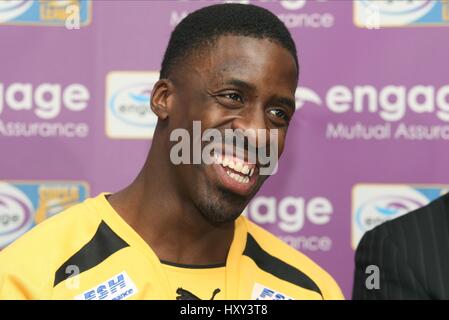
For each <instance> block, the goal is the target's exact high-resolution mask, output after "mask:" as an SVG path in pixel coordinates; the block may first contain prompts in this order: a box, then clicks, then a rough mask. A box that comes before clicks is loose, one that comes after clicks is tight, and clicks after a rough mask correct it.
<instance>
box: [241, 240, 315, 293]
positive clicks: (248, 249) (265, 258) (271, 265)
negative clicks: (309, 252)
mask: <svg viewBox="0 0 449 320" xmlns="http://www.w3.org/2000/svg"><path fill="white" fill-rule="evenodd" d="M243 255H245V256H247V257H249V258H251V259H252V260H253V261H254V262H255V263H256V265H257V266H258V267H259V268H260V269H262V270H263V271H265V272H268V273H270V274H272V275H273V276H275V277H277V278H279V279H282V280H284V281H287V282H290V283H293V284H294V285H297V286H300V287H302V288H305V289H308V290H312V291H315V292H317V293H319V294H320V295H321V296H323V295H322V293H321V290H320V288H319V287H318V286H317V284H316V283H315V282H314V281H313V280H312V279H310V278H309V277H308V276H307V275H306V274H304V273H303V272H301V271H299V270H298V269H296V268H294V267H292V266H291V265H289V264H287V263H285V262H284V261H282V260H280V259H278V258H276V257H274V256H272V255H270V254H269V253H268V252H266V251H265V250H263V249H262V248H261V247H260V245H259V244H258V243H257V241H256V240H255V239H254V238H253V236H252V235H251V234H249V233H248V234H247V238H246V246H245V250H244V251H243Z"/></svg>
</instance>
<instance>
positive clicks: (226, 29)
mask: <svg viewBox="0 0 449 320" xmlns="http://www.w3.org/2000/svg"><path fill="white" fill-rule="evenodd" d="M224 35H236V36H247V37H252V38H257V39H269V40H271V41H275V42H277V43H278V44H279V45H281V46H282V47H284V48H285V49H287V50H288V51H289V52H290V53H291V54H292V56H293V58H294V59H295V63H296V69H297V71H298V73H299V63H298V58H297V52H296V46H295V42H294V41H293V39H292V36H291V34H290V32H289V31H288V29H287V27H286V26H285V25H284V23H283V22H282V21H281V20H280V19H279V18H278V17H277V16H275V15H274V14H273V13H272V12H270V11H268V10H267V9H264V8H261V7H258V6H255V5H250V4H238V3H225V4H216V5H212V6H208V7H204V8H201V9H199V10H197V11H194V12H192V13H190V14H189V15H187V16H186V17H185V18H184V19H183V20H182V21H181V22H180V23H179V24H178V25H177V26H176V28H175V29H174V30H173V32H172V34H171V37H170V41H169V43H168V46H167V49H166V51H165V55H164V59H163V61H162V66H161V75H160V78H161V79H164V78H168V77H169V75H170V73H171V72H172V70H173V67H174V66H175V65H176V64H177V63H178V62H179V61H181V60H182V59H185V58H186V57H188V56H189V55H190V54H192V53H193V52H194V50H199V49H204V46H206V45H213V44H214V43H215V41H216V40H217V39H218V38H219V37H220V36H224Z"/></svg>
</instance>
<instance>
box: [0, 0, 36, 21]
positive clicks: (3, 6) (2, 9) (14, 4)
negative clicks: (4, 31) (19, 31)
mask: <svg viewBox="0 0 449 320" xmlns="http://www.w3.org/2000/svg"><path fill="white" fill-rule="evenodd" d="M32 5H33V1H32V0H9V1H0V23H3V22H6V21H10V20H13V19H15V18H17V17H18V16H20V15H22V14H23V13H25V11H27V10H28V9H29V8H30V7H31V6H32Z"/></svg>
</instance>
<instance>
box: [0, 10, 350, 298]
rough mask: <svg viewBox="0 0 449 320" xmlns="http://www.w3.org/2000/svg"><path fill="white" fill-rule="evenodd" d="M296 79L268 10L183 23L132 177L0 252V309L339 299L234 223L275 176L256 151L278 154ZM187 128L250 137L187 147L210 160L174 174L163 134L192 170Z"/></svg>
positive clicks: (288, 46)
mask: <svg viewBox="0 0 449 320" xmlns="http://www.w3.org/2000/svg"><path fill="white" fill-rule="evenodd" d="M298 74H299V65H298V60H297V56H296V48H295V44H294V42H293V40H292V38H291V36H290V34H289V32H288V30H287V29H286V28H285V26H284V25H283V24H282V22H281V21H280V20H279V19H278V18H277V17H276V16H275V15H273V14H272V13H270V12H269V11H267V10H265V9H262V8H259V7H256V6H252V5H238V4H221V5H214V6H210V7H206V8H203V9H200V10H198V11H196V12H194V13H192V14H190V15H188V16H187V17H186V18H185V19H184V20H183V21H182V22H181V23H180V24H179V25H178V26H177V27H176V29H175V30H174V31H173V33H172V35H171V38H170V42H169V44H168V47H167V50H166V53H165V56H164V59H163V62H162V69H161V77H160V80H159V81H158V82H157V83H156V85H155V86H154V89H153V92H152V97H151V108H152V110H153V111H154V113H155V114H156V115H157V116H158V119H159V121H158V124H157V127H156V130H155V133H154V138H153V142H152V146H151V150H150V152H149V154H148V158H147V161H146V163H145V165H144V167H143V169H142V170H141V172H140V174H139V175H138V176H137V178H136V179H135V181H134V182H133V183H132V184H131V185H129V186H128V187H126V188H125V189H123V190H122V191H120V192H117V193H114V194H106V193H104V194H100V195H99V196H97V197H96V198H93V199H89V200H87V201H85V202H84V203H82V204H79V205H76V206H74V207H72V208H70V209H69V210H67V211H65V212H63V213H61V214H59V215H57V216H55V217H53V218H50V219H48V220H47V221H45V222H43V223H41V224H40V225H38V226H37V227H35V228H34V229H33V230H31V231H30V232H28V233H27V234H26V235H24V236H23V237H22V238H20V239H19V240H18V241H16V242H15V243H13V244H12V245H10V246H9V247H8V248H6V249H5V250H4V251H3V252H2V253H1V254H0V298H3V299H5V298H11V299H15V298H28V299H126V298H130V299H279V300H280V299H341V298H343V296H342V294H341V291H340V289H339V287H338V285H337V284H336V283H335V281H334V280H333V279H332V278H331V277H330V276H329V275H328V274H327V273H326V272H325V271H324V270H322V269H321V268H320V267H319V266H317V265H316V264H315V263H314V262H312V261H311V260H310V259H308V258H307V257H305V256H304V255H303V254H301V253H300V252H298V251H296V250H294V249H293V248H291V247H289V246H287V245H286V244H284V243H283V242H281V241H280V240H278V239H277V238H276V237H275V236H273V235H271V234H270V233H268V232H267V231H265V230H263V229H262V228H260V227H258V226H256V225H254V224H253V223H251V222H250V221H249V220H247V219H246V218H245V217H243V216H240V214H241V213H242V211H243V210H244V208H245V207H246V205H247V204H248V202H249V201H250V200H251V198H252V197H253V196H254V194H255V193H256V192H257V191H258V190H259V188H260V187H261V185H262V184H263V182H264V181H265V180H266V179H267V177H268V176H269V173H270V172H274V170H273V169H270V170H266V169H267V168H268V167H269V166H270V165H272V163H270V162H272V161H268V162H267V161H262V160H263V159H264V158H263V157H261V156H260V155H261V154H262V152H266V155H269V156H268V157H267V158H265V159H270V158H272V156H273V154H274V156H275V157H274V158H275V159H276V160H277V158H278V157H279V156H280V155H281V154H282V151H283V149H284V142H285V138H286V134H287V129H288V126H289V122H290V120H291V119H292V116H293V113H294V111H295V104H294V97H295V90H296V87H297V81H298ZM197 124H200V125H201V128H200V129H199V130H200V133H201V134H202V135H203V136H204V133H206V132H207V130H215V133H217V132H218V133H222V134H223V135H224V136H225V135H226V132H229V131H231V132H244V133H245V132H250V133H251V132H253V133H257V134H250V135H248V136H244V137H243V141H244V143H243V144H241V145H237V143H236V144H235V146H236V147H237V148H236V149H235V150H234V148H231V151H230V152H229V148H228V149H227V148H226V146H229V144H230V142H229V141H227V140H224V141H222V142H221V143H218V142H217V141H216V140H213V141H209V142H208V141H207V139H206V140H204V139H203V140H200V142H201V147H202V148H206V147H207V146H211V145H214V146H215V147H222V148H218V150H220V149H221V151H217V148H215V149H214V150H213V152H211V153H210V154H209V155H210V156H212V157H210V158H208V157H206V158H208V159H202V160H211V161H192V163H185V162H182V163H177V161H175V159H174V154H176V152H175V153H174V152H173V150H174V148H176V147H177V144H178V143H179V141H178V140H176V139H174V138H173V136H174V135H173V133H174V132H177V130H178V131H179V130H182V131H183V132H187V133H189V134H190V136H191V137H192V139H191V140H192V141H191V142H192V144H190V145H189V147H188V148H187V150H188V151H189V152H188V153H189V154H188V155H187V156H186V154H185V153H186V152H187V151H185V150H186V149H183V150H184V154H181V157H184V156H186V158H187V159H192V158H193V157H195V155H194V154H193V153H195V147H194V142H195V141H198V139H196V138H195V134H194V131H195V129H198V127H195V125H197ZM259 133H262V134H259ZM274 133H275V134H274ZM175 136H176V135H175ZM237 136H238V135H236V137H237ZM234 140H237V139H232V141H234ZM231 145H232V144H231ZM238 150H240V151H243V152H237V151H238ZM190 151H192V154H190ZM234 151H235V152H234ZM270 152H271V154H270ZM242 154H243V155H242ZM251 155H257V156H256V158H255V159H256V161H250V158H251V157H250V156H251ZM197 160H198V159H197ZM187 162H188V161H187ZM43 248H44V249H45V250H44V251H42V249H43Z"/></svg>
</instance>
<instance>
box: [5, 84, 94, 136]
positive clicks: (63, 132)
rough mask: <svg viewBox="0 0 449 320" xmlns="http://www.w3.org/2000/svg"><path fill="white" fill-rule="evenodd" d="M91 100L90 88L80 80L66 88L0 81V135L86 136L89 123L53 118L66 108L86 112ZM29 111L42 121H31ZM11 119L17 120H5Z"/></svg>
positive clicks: (55, 85) (69, 110)
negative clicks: (58, 120)
mask: <svg viewBox="0 0 449 320" xmlns="http://www.w3.org/2000/svg"><path fill="white" fill-rule="evenodd" d="M89 99H90V92H89V90H88V88H87V87H86V86H84V85H83V84H80V83H73V84H69V85H68V86H66V87H63V86H62V85H61V84H59V83H40V84H36V85H33V84H32V83H26V82H14V83H10V84H9V85H8V84H3V83H0V136H6V137H36V136H38V137H42V138H51V137H65V138H85V137H87V135H88V133H89V126H88V124H87V123H84V122H79V123H74V122H70V121H64V122H57V121H53V120H54V119H56V118H58V117H60V116H61V115H62V114H63V113H65V112H67V111H68V112H81V111H85V110H86V109H87V107H88V103H89ZM30 113H33V114H34V116H35V117H37V118H38V119H39V121H38V122H35V121H32V120H30V117H29V116H28V115H29V114H30ZM2 118H3V119H2ZM8 118H9V119H11V120H14V121H3V120H6V119H8ZM61 118H65V119H67V118H66V117H61ZM19 119H25V120H24V121H20V120H19ZM17 120H19V121H17ZM45 120H47V121H45ZM50 120H51V121H50Z"/></svg>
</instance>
